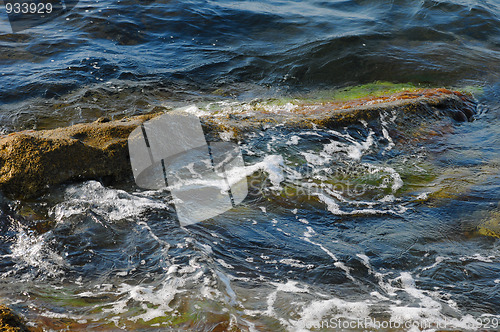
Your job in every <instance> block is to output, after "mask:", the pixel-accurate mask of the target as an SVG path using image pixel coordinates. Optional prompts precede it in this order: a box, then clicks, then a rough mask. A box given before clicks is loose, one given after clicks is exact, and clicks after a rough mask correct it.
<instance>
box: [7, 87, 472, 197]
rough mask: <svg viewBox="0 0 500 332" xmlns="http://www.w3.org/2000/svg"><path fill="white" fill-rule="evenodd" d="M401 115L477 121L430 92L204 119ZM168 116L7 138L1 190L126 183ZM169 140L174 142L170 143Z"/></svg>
mask: <svg viewBox="0 0 500 332" xmlns="http://www.w3.org/2000/svg"><path fill="white" fill-rule="evenodd" d="M385 111H397V112H404V113H408V114H410V113H417V114H420V115H424V116H428V115H432V114H440V115H442V114H448V115H450V116H452V117H454V118H455V119H456V120H459V121H467V120H470V119H471V118H472V116H473V113H474V111H473V103H472V101H471V99H470V98H469V97H467V96H464V95H462V94H460V93H458V92H453V91H449V90H444V89H425V90H419V91H413V92H402V93H398V94H394V95H391V96H384V97H377V98H365V99H359V100H354V101H349V102H326V103H312V104H306V103H303V104H301V105H299V106H297V107H295V108H294V109H293V110H289V109H279V108H278V109H276V110H273V111H272V112H270V111H268V110H259V109H251V110H247V111H244V112H232V113H231V112H229V113H227V112H226V113H222V114H205V115H203V116H202V117H201V121H202V125H203V127H204V131H205V133H207V134H208V135H209V136H218V134H219V133H221V132H227V131H229V132H231V133H232V134H233V137H235V138H238V137H242V135H244V133H245V132H247V131H255V130H263V129H266V128H268V127H272V126H274V125H283V126H288V127H290V128H311V127H320V126H322V127H335V126H341V125H342V126H344V125H347V124H350V123H354V122H357V121H359V120H366V121H369V120H370V119H372V118H374V117H377V116H378V115H379V114H380V113H381V112H385ZM159 114H162V113H156V114H149V115H142V116H136V117H131V118H126V119H121V120H117V121H107V120H103V119H99V120H97V121H95V122H92V123H84V124H77V125H73V126H70V127H64V128H57V129H53V130H40V131H22V132H16V133H12V134H9V135H6V136H3V137H1V138H0V190H1V191H2V192H3V193H4V194H5V195H7V196H9V197H11V198H21V199H25V198H32V197H36V196H38V195H40V194H42V193H43V192H45V191H46V190H47V189H48V188H50V187H51V186H53V185H56V184H60V183H64V182H68V181H78V180H85V179H100V180H105V181H111V182H113V181H122V180H125V179H131V178H132V170H131V167H130V160H129V153H128V147H127V139H128V136H129V134H130V133H131V132H132V131H133V130H134V129H135V128H136V127H137V126H139V125H141V124H142V123H143V122H144V121H147V120H149V119H151V118H153V117H155V116H158V115H159ZM166 139H168V137H166Z"/></svg>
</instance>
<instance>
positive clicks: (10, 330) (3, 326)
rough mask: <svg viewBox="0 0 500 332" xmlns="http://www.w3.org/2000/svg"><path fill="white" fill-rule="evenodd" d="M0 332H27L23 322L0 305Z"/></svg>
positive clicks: (27, 329)
mask: <svg viewBox="0 0 500 332" xmlns="http://www.w3.org/2000/svg"><path fill="white" fill-rule="evenodd" d="M0 331H4V332H25V331H26V332H29V331H30V329H29V328H28V327H26V325H25V324H24V322H23V320H22V319H21V318H19V317H18V316H17V315H15V314H14V313H13V312H12V310H10V309H9V308H7V307H6V306H3V305H0Z"/></svg>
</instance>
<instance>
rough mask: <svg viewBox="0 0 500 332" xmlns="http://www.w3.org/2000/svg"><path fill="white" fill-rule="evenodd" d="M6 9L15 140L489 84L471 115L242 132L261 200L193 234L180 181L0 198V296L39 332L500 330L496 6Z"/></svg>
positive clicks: (94, 185) (242, 4)
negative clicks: (212, 112) (177, 115)
mask: <svg viewBox="0 0 500 332" xmlns="http://www.w3.org/2000/svg"><path fill="white" fill-rule="evenodd" d="M0 15H4V13H3V12H2V13H1V14H0ZM3 19H4V20H3V22H2V25H1V26H0V88H1V89H0V126H1V127H2V131H3V132H4V133H7V132H11V131H14V130H20V129H42V128H54V127H58V126H62V125H67V124H71V123H76V122H83V121H91V120H94V119H96V118H97V117H99V116H103V115H106V116H109V117H112V118H113V117H115V118H116V117H121V116H124V115H131V114H138V113H146V112H150V111H158V110H163V109H165V108H172V107H176V106H184V105H187V104H191V103H197V104H199V105H204V106H207V105H208V106H209V107H208V108H210V109H217V108H220V109H223V110H227V109H229V110H237V109H239V108H247V107H253V106H255V102H256V100H257V101H259V100H263V101H264V102H265V101H266V100H267V99H269V98H281V97H289V96H293V97H299V98H300V96H303V95H305V94H307V95H311V94H312V95H315V94H321V93H322V91H324V90H330V89H334V88H339V87H344V86H350V85H356V84H362V83H369V82H373V81H376V80H382V81H390V82H395V83H397V82H405V83H406V82H410V83H413V84H415V85H419V84H420V85H422V86H427V85H433V86H446V87H464V86H474V87H475V88H474V91H480V90H482V92H480V93H479V92H476V98H477V100H478V108H477V113H478V114H477V115H476V121H474V122H471V123H456V122H454V121H453V120H451V119H447V118H439V119H435V118H429V119H425V118H415V119H406V118H404V117H401V116H400V115H399V116H395V115H394V114H383V115H382V116H381V117H380V118H379V119H375V120H374V121H372V122H370V123H359V124H356V125H353V126H351V127H348V128H343V127H342V128H334V129H331V130H326V129H316V130H309V131H307V130H301V131H295V132H294V131H287V130H284V129H283V128H280V127H279V126H278V127H277V128H270V129H269V130H267V131H266V132H265V133H263V134H262V135H261V134H259V133H250V134H248V135H247V136H245V138H244V139H243V140H242V141H241V142H240V144H241V147H242V150H243V153H244V157H245V163H246V164H247V165H248V166H249V167H253V169H254V170H255V172H254V173H253V174H252V175H251V176H249V177H248V181H249V183H250V184H254V185H251V186H250V195H249V196H248V197H247V199H246V200H245V201H244V203H243V204H242V205H240V206H239V207H237V208H235V209H233V210H231V211H229V212H227V213H225V214H223V215H221V216H218V217H216V218H213V219H211V220H208V221H206V222H203V223H200V224H196V225H194V226H191V227H188V228H181V227H179V224H178V222H177V220H176V217H175V213H174V210H173V204H172V202H171V201H169V199H170V198H169V197H170V196H169V195H168V193H166V192H164V191H161V190H160V191H144V190H139V189H138V188H136V187H135V186H133V185H131V184H128V185H123V186H114V187H106V186H104V185H103V184H101V183H99V182H96V181H88V182H84V183H79V184H73V185H65V186H60V187H57V188H52V191H51V192H50V193H48V194H47V195H45V196H43V197H41V198H39V199H36V200H33V201H12V200H9V199H7V198H2V201H1V211H2V212H1V214H0V231H1V233H0V255H1V256H0V284H1V285H2V286H1V289H0V302H2V303H6V304H9V305H11V307H13V308H14V309H16V310H18V312H20V313H21V314H23V315H24V316H25V317H26V318H27V320H28V321H29V322H30V323H31V324H32V325H35V326H37V327H38V328H40V329H42V330H43V329H44V330H62V329H65V328H66V329H69V330H72V331H74V330H81V331H85V330H91V329H103V330H132V329H142V330H148V331H149V330H151V331H155V330H158V329H160V328H161V329H167V330H168V329H170V330H172V331H178V330H186V331H192V330H200V331H225V330H230V328H234V329H236V328H239V329H241V330H243V331H305V330H322V329H321V328H323V330H342V329H341V328H339V327H338V325H337V327H335V326H336V325H335V324H336V323H337V322H339V321H342V322H353V321H356V320H358V319H359V320H361V321H365V320H367V319H372V320H375V319H376V320H377V321H378V322H388V321H390V320H391V319H392V320H395V321H403V322H410V323H415V324H420V325H419V326H420V327H423V329H425V327H426V325H425V324H431V325H429V326H427V328H428V329H427V330H432V329H434V330H435V329H438V328H439V325H438V324H441V327H446V328H449V329H454V330H457V329H458V330H471V331H472V330H477V329H478V328H480V327H483V328H489V329H490V330H492V331H493V330H498V325H499V324H498V323H499V321H498V319H499V315H500V242H499V239H498V238H497V237H495V236H491V235H492V234H491V233H493V234H497V236H498V234H500V226H499V220H500V206H499V198H500V173H499V172H500V171H499V169H500V167H499V166H500V148H499V146H500V129H499V128H500V121H499V119H500V117H499V114H500V81H499V77H500V5H499V4H498V3H497V2H496V1H493V0H485V1H469V0H450V1H428V0H422V1H382V0H373V1H119V2H112V1H109V2H104V1H80V2H79V4H78V5H77V6H76V7H75V8H74V9H73V10H72V11H70V12H68V13H65V14H64V15H62V16H60V17H59V18H57V19H55V20H53V21H51V22H49V23H46V24H44V25H41V26H38V27H35V28H32V29H29V30H25V31H22V32H20V33H16V34H12V33H10V32H9V31H10V30H9V26H8V23H7V21H6V20H5V17H3ZM479 88H480V89H479ZM269 107H271V106H269ZM384 130H385V131H384ZM485 230H490V233H488V234H489V235H488V234H486V233H487V231H485ZM495 232H496V233H495ZM474 322H476V323H477V322H479V323H482V324H483V325H477V324H476V325H473V323H474ZM495 322H496V324H495ZM318 324H320V325H318ZM321 324H323V325H321ZM443 324H445V325H443ZM350 326H351V327H353V326H354V328H352V329H351V330H363V329H364V328H365V327H366V326H363V325H359V324H358V325H350ZM368 329H369V328H368ZM345 330H349V329H348V328H346V329H345ZM372 330H387V329H383V328H382V329H377V328H372ZM395 330H397V331H400V330H401V331H410V330H411V331H417V329H416V328H413V329H412V328H411V326H407V327H404V326H403V327H398V328H396V329H395Z"/></svg>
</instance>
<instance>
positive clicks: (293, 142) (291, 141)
mask: <svg viewBox="0 0 500 332" xmlns="http://www.w3.org/2000/svg"><path fill="white" fill-rule="evenodd" d="M299 140H300V137H299V136H297V135H293V136H292V137H290V139H289V140H288V141H287V142H286V144H288V145H297V144H299Z"/></svg>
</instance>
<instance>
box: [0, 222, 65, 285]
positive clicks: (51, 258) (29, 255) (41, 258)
mask: <svg viewBox="0 0 500 332" xmlns="http://www.w3.org/2000/svg"><path fill="white" fill-rule="evenodd" d="M49 234H50V233H45V234H42V235H38V236H36V235H34V234H28V233H26V232H25V231H24V230H23V229H19V232H18V234H17V238H16V241H15V242H14V243H13V244H12V246H11V247H10V250H11V255H10V257H11V258H12V260H13V261H15V262H16V269H15V270H17V269H21V268H23V267H26V266H28V267H34V268H36V269H37V270H39V271H41V272H43V274H46V275H48V276H51V277H55V276H61V275H63V274H64V271H63V268H64V267H65V266H67V263H66V261H65V259H64V258H63V257H61V256H60V255H59V254H58V253H56V252H55V251H53V250H52V249H50V248H49V247H48V246H47V241H46V238H47V235H49ZM13 272H14V270H12V271H9V272H7V274H9V273H13ZM27 277H29V276H27Z"/></svg>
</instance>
